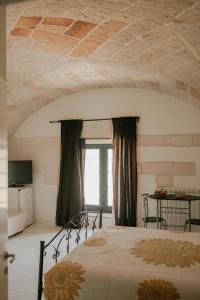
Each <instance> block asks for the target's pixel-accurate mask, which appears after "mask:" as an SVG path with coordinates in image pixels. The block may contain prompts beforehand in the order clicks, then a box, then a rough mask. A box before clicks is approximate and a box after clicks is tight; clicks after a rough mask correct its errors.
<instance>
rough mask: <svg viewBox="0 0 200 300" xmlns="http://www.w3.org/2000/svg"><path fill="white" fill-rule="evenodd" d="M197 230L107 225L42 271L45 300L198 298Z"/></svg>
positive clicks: (199, 238)
mask: <svg viewBox="0 0 200 300" xmlns="http://www.w3.org/2000/svg"><path fill="white" fill-rule="evenodd" d="M199 278H200V234H199V233H184V234H181V235H180V234H179V233H177V234H176V233H175V232H173V233H172V232H169V231H162V230H152V229H143V228H130V227H113V226H112V227H110V228H109V227H108V228H107V229H102V230H101V231H99V232H97V233H96V234H95V235H94V236H93V237H91V238H89V239H88V240H87V241H85V242H83V243H82V244H81V245H79V246H78V247H77V248H76V249H74V250H73V251H72V252H71V253H70V254H69V255H67V256H66V257H65V258H64V260H63V261H62V262H60V263H58V264H56V265H55V266H54V267H53V268H51V269H50V270H49V271H48V272H47V273H46V274H45V278H44V280H45V284H44V296H45V299H46V300H110V299H112V300H177V299H184V300H199V299H200V298H199V295H200V280H199Z"/></svg>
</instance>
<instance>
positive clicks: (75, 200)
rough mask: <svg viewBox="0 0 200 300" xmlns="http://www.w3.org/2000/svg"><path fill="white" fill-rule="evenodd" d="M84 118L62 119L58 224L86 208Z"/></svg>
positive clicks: (65, 221)
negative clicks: (82, 137) (82, 136)
mask: <svg viewBox="0 0 200 300" xmlns="http://www.w3.org/2000/svg"><path fill="white" fill-rule="evenodd" d="M82 127H83V121H82V120H67V121H61V163H60V180H59V190H58V198H57V211H56V224H57V225H58V226H64V225H65V224H66V223H67V222H68V221H70V220H71V219H72V218H73V217H74V216H76V214H77V213H78V212H79V211H81V210H83V209H84V208H85V203H84V202H85V201H84V179H83V176H84V148H85V147H84V140H82V139H81V131H82Z"/></svg>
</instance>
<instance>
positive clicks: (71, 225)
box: [37, 207, 103, 300]
mask: <svg viewBox="0 0 200 300" xmlns="http://www.w3.org/2000/svg"><path fill="white" fill-rule="evenodd" d="M102 213H103V209H102V207H100V209H99V210H98V211H91V212H90V211H81V212H79V213H78V214H77V215H76V216H75V217H74V218H73V219H72V220H71V221H69V222H68V223H67V224H65V225H64V226H63V227H62V228H61V229H60V230H59V231H58V232H57V234H56V235H55V236H54V237H53V238H52V239H51V240H50V241H49V242H48V243H46V242H45V241H40V260H39V276H38V297H37V300H41V299H42V293H43V266H44V257H45V256H46V254H47V252H46V249H47V248H48V247H49V246H51V247H52V248H53V251H54V253H53V256H52V258H53V260H54V261H55V263H57V261H58V257H59V256H60V250H59V249H60V245H61V243H62V242H63V241H66V243H67V245H66V252H67V254H68V253H69V249H70V240H71V239H72V235H71V233H72V230H74V232H75V234H76V236H75V243H76V244H77V245H78V244H79V242H80V239H81V237H80V234H81V233H82V231H83V230H84V231H85V239H87V236H88V228H89V226H90V224H91V229H92V231H93V233H94V231H95V229H96V228H97V222H98V220H99V226H98V227H99V229H100V228H101V227H102ZM90 214H91V216H90ZM89 217H90V218H91V222H90V220H89ZM59 236H60V237H59ZM57 237H59V240H58V241H55V240H56V238H57ZM53 242H55V243H56V246H55V245H53V244H52V243H53Z"/></svg>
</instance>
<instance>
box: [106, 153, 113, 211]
mask: <svg viewBox="0 0 200 300" xmlns="http://www.w3.org/2000/svg"><path fill="white" fill-rule="evenodd" d="M112 153H113V152H112V149H108V183H107V184H108V194H107V196H108V206H112V205H113V178H112V177H113V176H112Z"/></svg>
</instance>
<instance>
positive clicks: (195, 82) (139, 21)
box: [7, 0, 200, 132]
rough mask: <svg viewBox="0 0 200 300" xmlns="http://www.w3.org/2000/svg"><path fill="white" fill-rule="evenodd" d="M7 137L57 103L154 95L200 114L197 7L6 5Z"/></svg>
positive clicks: (150, 1) (128, 1)
mask: <svg viewBox="0 0 200 300" xmlns="http://www.w3.org/2000/svg"><path fill="white" fill-rule="evenodd" d="M7 23H8V26H7V28H8V51H7V52H8V59H7V65H8V74H7V77H8V114H9V123H10V127H11V128H10V130H11V132H13V131H14V130H15V128H16V127H17V126H18V125H19V124H20V123H21V122H22V121H23V120H24V119H25V118H26V117H27V116H28V115H30V114H31V113H32V112H33V111H35V110H36V109H38V108H40V107H41V106H43V105H46V104H48V103H49V102H51V101H54V100H55V99H57V98H59V97H60V96H63V95H66V94H70V93H73V92H78V91H83V90H88V89H94V88H101V87H137V88H138V87H139V88H146V89H152V90H156V91H159V92H162V93H165V94H170V95H174V96H176V97H178V98H181V99H183V100H184V101H188V102H190V103H193V104H194V105H197V106H198V107H199V106H200V1H197V0H76V1H74V0H45V1H43V0H37V1H27V2H21V3H18V4H13V5H9V6H8V8H7Z"/></svg>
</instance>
